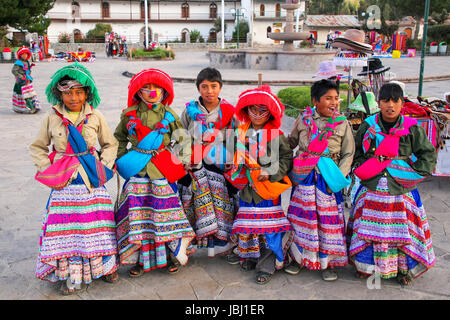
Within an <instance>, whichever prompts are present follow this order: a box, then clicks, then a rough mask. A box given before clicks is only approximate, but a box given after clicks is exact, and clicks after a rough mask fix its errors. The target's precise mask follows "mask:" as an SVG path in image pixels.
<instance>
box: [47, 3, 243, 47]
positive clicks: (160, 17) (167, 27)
mask: <svg viewBox="0 0 450 320" xmlns="http://www.w3.org/2000/svg"><path fill="white" fill-rule="evenodd" d="M224 2H225V10H224V12H225V23H226V33H225V37H226V38H227V39H228V38H231V36H232V33H233V31H234V22H235V17H234V15H233V14H232V12H231V9H236V8H239V7H240V2H241V1H236V0H225V1H224ZM221 14H222V9H221V0H216V1H214V0H193V1H179V0H178V1H177V0H166V1H157V0H148V26H149V29H150V30H149V31H150V32H149V40H158V41H159V42H167V41H175V40H180V41H183V40H185V39H188V38H189V37H187V35H189V34H190V32H191V31H192V30H198V31H200V34H201V36H202V37H203V39H205V41H208V39H209V40H213V39H214V38H215V37H216V30H215V29H214V22H215V20H216V19H217V18H220V17H221ZM47 16H48V17H49V18H50V19H51V23H50V26H49V28H48V30H47V34H48V38H49V41H50V42H57V41H58V36H59V35H60V34H61V33H68V34H72V33H74V34H75V36H78V35H80V36H82V35H86V33H87V32H88V31H89V30H91V29H93V28H94V27H95V24H96V23H107V24H110V25H111V26H112V29H113V31H114V32H117V33H118V34H119V35H125V36H126V37H127V41H128V42H130V43H143V42H144V39H145V33H144V31H145V19H144V17H145V6H144V1H141V0H107V1H102V0H96V1H95V0H76V1H72V0H57V1H56V2H55V4H54V6H53V8H52V9H51V10H50V11H49V12H48V13H47ZM188 41H189V40H188Z"/></svg>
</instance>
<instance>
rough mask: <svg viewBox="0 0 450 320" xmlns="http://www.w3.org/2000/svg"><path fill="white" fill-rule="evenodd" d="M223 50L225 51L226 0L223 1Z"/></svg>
mask: <svg viewBox="0 0 450 320" xmlns="http://www.w3.org/2000/svg"><path fill="white" fill-rule="evenodd" d="M220 30H222V32H221V33H222V49H225V0H222V25H221V29H220Z"/></svg>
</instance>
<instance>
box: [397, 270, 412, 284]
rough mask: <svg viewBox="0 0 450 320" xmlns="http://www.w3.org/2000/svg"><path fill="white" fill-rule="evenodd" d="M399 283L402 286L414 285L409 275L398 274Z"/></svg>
mask: <svg viewBox="0 0 450 320" xmlns="http://www.w3.org/2000/svg"><path fill="white" fill-rule="evenodd" d="M397 281H398V282H399V283H400V284H401V285H402V286H409V285H410V284H411V283H412V277H411V276H410V275H409V273H408V274H401V273H400V274H398V276H397Z"/></svg>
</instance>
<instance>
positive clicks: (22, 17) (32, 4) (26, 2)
mask: <svg viewBox="0 0 450 320" xmlns="http://www.w3.org/2000/svg"><path fill="white" fill-rule="evenodd" d="M55 1H56V0H2V3H1V6H0V26H10V27H13V28H16V29H18V30H21V31H28V32H37V33H39V34H44V33H45V32H46V30H47V28H48V25H49V24H50V19H48V18H46V17H45V14H46V13H47V12H48V11H49V10H50V9H51V8H52V7H53V4H54V3H55Z"/></svg>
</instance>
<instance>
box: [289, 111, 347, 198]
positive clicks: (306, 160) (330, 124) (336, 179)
mask: <svg viewBox="0 0 450 320" xmlns="http://www.w3.org/2000/svg"><path fill="white" fill-rule="evenodd" d="M313 114H314V108H310V107H308V108H306V110H305V112H304V113H303V115H302V120H303V122H304V123H305V125H307V126H308V128H309V130H310V132H311V134H312V140H311V142H310V144H309V145H308V149H307V151H306V152H304V153H302V154H300V155H299V156H297V157H295V159H294V165H293V169H292V171H291V172H290V173H289V178H291V180H292V181H293V182H294V183H296V184H300V183H302V181H303V180H304V179H305V178H306V177H307V176H308V175H309V174H310V173H311V171H312V170H313V169H314V168H315V167H316V166H318V168H319V170H320V172H321V173H322V176H323V178H324V179H325V181H326V183H327V185H328V186H329V187H330V189H331V190H332V191H333V192H338V191H341V190H342V189H343V188H344V187H346V186H347V185H349V184H350V183H351V180H350V179H348V178H346V177H345V176H344V175H343V174H342V172H341V170H339V167H338V166H337V165H336V163H335V162H334V161H333V159H332V158H331V157H329V156H326V155H327V154H329V150H328V140H327V138H328V137H331V136H332V135H333V133H334V130H335V128H336V127H337V126H338V125H339V124H341V123H343V121H344V120H345V117H342V116H339V117H330V118H328V120H327V124H326V125H325V127H324V129H323V130H322V132H319V129H318V128H317V125H316V124H315V122H314V120H313V117H312V116H313ZM322 154H323V155H322Z"/></svg>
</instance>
